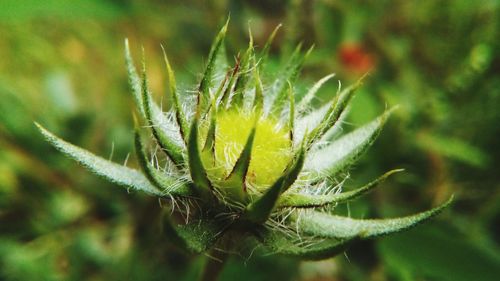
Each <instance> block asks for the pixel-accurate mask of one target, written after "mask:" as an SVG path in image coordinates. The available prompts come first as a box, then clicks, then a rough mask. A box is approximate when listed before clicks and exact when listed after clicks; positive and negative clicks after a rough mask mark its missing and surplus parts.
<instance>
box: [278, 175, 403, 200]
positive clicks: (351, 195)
mask: <svg viewBox="0 0 500 281" xmlns="http://www.w3.org/2000/svg"><path fill="white" fill-rule="evenodd" d="M401 171H403V169H396V170H391V171H389V172H387V173H385V174H383V175H382V176H380V177H378V178H377V179H375V180H373V181H371V182H369V183H367V184H365V185H364V186H362V187H360V188H357V189H354V190H351V191H346V192H342V193H335V194H320V195H315V194H303V193H285V194H283V196H281V197H280V198H279V200H278V204H277V206H278V208H282V207H296V208H313V207H322V206H325V205H329V204H335V203H342V202H345V201H348V200H352V199H355V198H357V197H359V196H361V195H363V194H365V193H367V192H369V191H371V190H372V189H374V188H375V187H377V185H378V184H379V183H380V182H382V181H384V180H385V179H386V178H388V177H389V176H390V175H392V174H394V173H397V172H401Z"/></svg>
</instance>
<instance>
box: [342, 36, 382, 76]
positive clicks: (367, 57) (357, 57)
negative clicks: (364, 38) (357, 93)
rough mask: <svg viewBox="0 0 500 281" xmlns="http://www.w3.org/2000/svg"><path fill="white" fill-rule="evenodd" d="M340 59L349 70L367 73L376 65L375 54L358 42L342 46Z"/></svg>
mask: <svg viewBox="0 0 500 281" xmlns="http://www.w3.org/2000/svg"><path fill="white" fill-rule="evenodd" d="M339 60H340V62H341V63H342V65H343V66H344V67H345V68H346V69H347V70H348V71H352V72H357V73H366V72H368V71H370V70H372V69H373V67H374V66H375V59H374V58H373V56H372V55H371V54H369V53H368V52H366V51H365V50H364V49H363V47H362V46H360V45H359V44H356V43H348V44H344V45H342V46H340V49H339Z"/></svg>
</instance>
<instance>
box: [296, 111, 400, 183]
mask: <svg viewBox="0 0 500 281" xmlns="http://www.w3.org/2000/svg"><path fill="white" fill-rule="evenodd" d="M392 111H393V109H390V110H387V111H386V112H385V113H384V114H382V115H381V116H379V117H377V118H376V119H375V120H373V121H372V122H370V123H368V124H366V125H364V126H363V127H361V128H358V129H356V130H354V131H353V132H351V133H349V134H347V135H344V136H342V137H341V138H339V139H337V140H335V141H333V142H331V143H330V144H328V145H327V146H325V147H322V148H320V149H318V150H316V151H311V152H310V153H309V155H308V158H307V159H306V163H305V164H304V170H305V171H307V172H308V173H309V177H310V178H311V179H320V178H324V177H327V176H332V175H336V174H337V173H339V172H341V171H343V170H345V169H347V168H348V167H349V166H350V165H352V164H353V163H355V162H356V160H358V159H359V157H360V156H361V155H363V153H364V152H366V150H368V148H369V147H370V146H371V145H372V144H373V142H374V141H375V139H376V138H377V137H378V135H379V133H380V131H381V130H382V128H383V126H384V124H385V122H386V121H387V119H388V117H389V116H390V114H391V112H392Z"/></svg>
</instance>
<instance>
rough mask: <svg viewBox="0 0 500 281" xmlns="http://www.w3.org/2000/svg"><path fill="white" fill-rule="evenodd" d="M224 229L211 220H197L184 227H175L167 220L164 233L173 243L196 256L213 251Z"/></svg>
mask: <svg viewBox="0 0 500 281" xmlns="http://www.w3.org/2000/svg"><path fill="white" fill-rule="evenodd" d="M224 229H225V228H224V227H222V226H221V225H220V223H217V222H216V221H214V220H211V219H205V218H204V219H196V220H193V221H191V222H189V223H186V224H182V225H177V226H176V225H174V224H173V223H172V222H171V221H170V220H169V219H167V221H166V223H165V225H164V232H165V234H167V235H168V236H169V237H171V239H172V242H173V243H175V244H176V245H178V246H180V247H181V248H184V249H187V250H188V251H190V252H193V253H196V254H202V253H204V252H206V251H208V250H209V249H211V248H212V247H213V246H214V245H215V243H216V242H217V240H218V239H219V238H220V237H221V236H222V234H223V232H224Z"/></svg>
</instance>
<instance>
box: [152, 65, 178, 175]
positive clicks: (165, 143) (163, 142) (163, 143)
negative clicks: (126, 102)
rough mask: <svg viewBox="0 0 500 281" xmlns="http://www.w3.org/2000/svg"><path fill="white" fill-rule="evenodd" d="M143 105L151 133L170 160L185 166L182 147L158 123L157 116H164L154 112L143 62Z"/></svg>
mask: <svg viewBox="0 0 500 281" xmlns="http://www.w3.org/2000/svg"><path fill="white" fill-rule="evenodd" d="M142 105H143V107H144V114H145V118H146V120H147V122H148V125H149V127H151V131H152V133H153V136H154V137H155V139H156V141H157V142H158V144H159V145H160V147H161V148H162V149H163V151H164V152H165V153H166V154H167V156H168V157H169V158H170V160H172V162H173V163H174V164H175V165H176V166H178V167H181V166H182V165H184V156H183V155H182V147H181V146H180V145H179V144H177V143H176V141H175V139H174V136H170V135H169V133H168V132H167V131H165V130H163V129H162V127H161V126H160V124H161V123H157V122H158V121H159V118H155V116H159V115H162V116H163V112H161V110H160V109H157V112H153V110H154V106H153V102H152V100H151V94H150V93H149V87H148V80H147V76H146V65H145V62H143V69H142Z"/></svg>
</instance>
